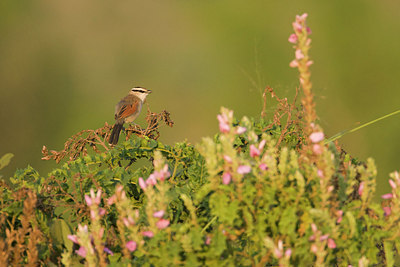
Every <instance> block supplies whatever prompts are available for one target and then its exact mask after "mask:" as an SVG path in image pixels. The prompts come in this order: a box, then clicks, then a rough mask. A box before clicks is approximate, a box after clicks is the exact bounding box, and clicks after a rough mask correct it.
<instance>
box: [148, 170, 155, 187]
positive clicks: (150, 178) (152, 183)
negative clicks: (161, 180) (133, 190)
mask: <svg viewBox="0 0 400 267" xmlns="http://www.w3.org/2000/svg"><path fill="white" fill-rule="evenodd" d="M156 184H157V179H156V176H155V175H154V173H152V174H150V176H149V178H147V180H146V185H156Z"/></svg>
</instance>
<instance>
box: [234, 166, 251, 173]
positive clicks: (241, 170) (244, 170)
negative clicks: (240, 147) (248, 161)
mask: <svg viewBox="0 0 400 267" xmlns="http://www.w3.org/2000/svg"><path fill="white" fill-rule="evenodd" d="M249 172H251V167H250V166H248V165H240V166H239V167H238V168H237V173H239V174H247V173H249Z"/></svg>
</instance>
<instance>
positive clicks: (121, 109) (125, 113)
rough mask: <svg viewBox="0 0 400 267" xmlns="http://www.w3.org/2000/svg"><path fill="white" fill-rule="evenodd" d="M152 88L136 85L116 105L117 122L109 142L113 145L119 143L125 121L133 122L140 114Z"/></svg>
mask: <svg viewBox="0 0 400 267" xmlns="http://www.w3.org/2000/svg"><path fill="white" fill-rule="evenodd" d="M150 93H151V90H148V89H146V88H142V87H134V88H132V89H131V91H130V92H129V94H128V95H127V96H125V97H124V98H122V99H121V101H119V102H118V104H117V105H116V106H115V124H114V128H113V130H112V132H111V135H110V138H109V139H108V142H109V143H110V144H111V145H116V144H117V143H118V138H119V134H120V132H121V130H122V126H123V125H124V123H125V122H128V123H129V122H133V121H134V120H135V119H136V118H137V116H139V113H140V111H141V110H142V105H143V103H144V101H145V100H146V96H147V95H148V94H150Z"/></svg>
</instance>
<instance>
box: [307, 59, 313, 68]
mask: <svg viewBox="0 0 400 267" xmlns="http://www.w3.org/2000/svg"><path fill="white" fill-rule="evenodd" d="M312 64H314V61H312V60H309V61H307V62H306V66H307V67H310V66H311V65H312Z"/></svg>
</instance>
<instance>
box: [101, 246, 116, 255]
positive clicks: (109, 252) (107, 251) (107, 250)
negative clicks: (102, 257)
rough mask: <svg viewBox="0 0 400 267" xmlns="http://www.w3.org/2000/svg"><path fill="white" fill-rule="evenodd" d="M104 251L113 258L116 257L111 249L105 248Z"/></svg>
mask: <svg viewBox="0 0 400 267" xmlns="http://www.w3.org/2000/svg"><path fill="white" fill-rule="evenodd" d="M103 251H104V252H105V253H107V254H109V255H111V256H112V255H114V253H113V252H112V251H111V249H109V248H107V247H104V249H103Z"/></svg>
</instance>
